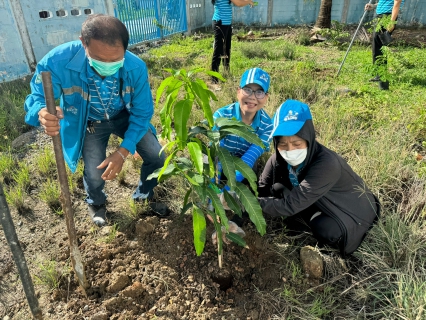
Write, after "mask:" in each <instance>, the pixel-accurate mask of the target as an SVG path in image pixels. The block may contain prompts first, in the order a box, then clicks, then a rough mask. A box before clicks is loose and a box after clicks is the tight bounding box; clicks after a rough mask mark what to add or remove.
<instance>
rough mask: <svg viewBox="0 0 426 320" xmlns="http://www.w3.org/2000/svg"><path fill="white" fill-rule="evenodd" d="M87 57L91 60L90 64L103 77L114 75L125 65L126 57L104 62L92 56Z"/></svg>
mask: <svg viewBox="0 0 426 320" xmlns="http://www.w3.org/2000/svg"><path fill="white" fill-rule="evenodd" d="M87 59H88V60H89V65H90V66H91V67H93V69H95V70H96V72H97V73H99V74H100V75H101V76H103V77H108V76H112V75H113V74H115V73H116V72H117V71H118V70H119V69H120V68H121V67H122V66H123V65H124V58H123V59H122V60H120V61H115V62H103V61H99V60H95V59H92V58H90V57H87Z"/></svg>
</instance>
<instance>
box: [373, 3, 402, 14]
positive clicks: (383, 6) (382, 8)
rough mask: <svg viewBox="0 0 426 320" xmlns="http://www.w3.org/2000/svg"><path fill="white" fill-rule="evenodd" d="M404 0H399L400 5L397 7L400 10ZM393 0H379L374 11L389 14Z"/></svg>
mask: <svg viewBox="0 0 426 320" xmlns="http://www.w3.org/2000/svg"><path fill="white" fill-rule="evenodd" d="M404 1H405V0H402V1H401V6H400V7H399V9H400V10H401V7H402V5H403V4H404ZM393 4H394V0H379V3H378V4H377V8H376V13H377V14H390V13H392V8H393Z"/></svg>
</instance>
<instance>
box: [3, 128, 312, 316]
mask: <svg viewBox="0 0 426 320" xmlns="http://www.w3.org/2000/svg"><path fill="white" fill-rule="evenodd" d="M36 140H37V141H36V142H35V144H34V145H33V147H32V148H29V149H27V151H26V152H25V153H21V154H20V157H21V159H27V160H29V161H30V162H31V161H32V160H31V158H32V157H34V156H35V155H36V154H37V153H38V152H39V151H38V150H37V149H38V148H39V147H41V148H42V147H43V146H44V145H49V144H50V141H49V140H48V139H46V138H45V137H44V135H43V134H42V133H38V134H37V135H36ZM129 163H130V162H129ZM35 172H36V171H35ZM137 177H138V174H137V171H136V170H135V169H134V168H133V166H132V165H130V166H128V172H127V174H126V178H125V181H124V182H123V183H121V184H119V183H118V182H117V181H112V182H107V184H106V191H107V194H108V195H109V203H108V211H109V213H110V214H111V221H110V224H109V226H107V227H104V228H101V229H99V228H97V227H95V226H94V225H93V224H92V222H91V220H90V218H89V217H88V214H87V212H86V205H85V203H84V190H83V189H82V181H79V182H78V185H79V187H78V188H77V190H76V191H75V192H74V193H73V195H72V203H73V208H74V212H75V224H76V229H77V233H78V235H77V236H78V238H79V247H80V250H81V253H82V255H83V258H84V260H85V265H86V276H87V278H88V280H89V282H90V284H91V289H89V290H88V291H87V294H85V293H84V292H83V290H82V289H81V288H80V287H79V286H78V282H77V280H76V278H75V276H74V273H73V271H71V272H70V273H67V272H66V271H67V270H70V267H69V266H70V259H69V242H68V236H67V231H66V225H65V219H64V217H63V216H60V215H57V214H55V213H54V212H53V211H52V210H51V209H50V208H48V206H47V205H46V204H45V203H43V202H42V201H40V199H39V198H38V195H39V193H40V191H41V190H40V186H41V184H42V181H44V180H45V179H46V177H37V176H34V179H33V183H32V185H31V191H30V194H29V196H28V197H27V200H26V209H25V212H23V213H21V214H20V213H18V212H17V211H16V210H15V209H14V208H10V211H11V214H12V217H13V220H14V224H15V228H16V231H17V234H18V238H19V240H20V244H21V247H22V249H23V250H24V254H25V257H26V259H27V262H28V265H29V268H30V272H31V274H32V276H33V279H34V275H40V274H41V269H42V267H41V265H46V264H47V262H48V261H55V262H56V263H57V269H59V270H62V273H63V277H61V279H60V280H59V286H58V288H55V289H49V288H48V287H47V286H46V285H42V284H36V286H35V289H36V293H37V297H38V299H39V303H40V307H41V309H42V311H43V314H44V316H45V318H46V319H267V318H268V317H269V316H270V315H271V314H272V313H273V310H272V309H269V308H267V303H265V301H263V298H262V294H261V292H268V293H271V292H273V291H274V290H277V289H279V288H280V287H281V286H282V284H283V281H289V280H287V279H290V278H291V270H290V269H289V268H288V261H289V259H290V260H293V261H296V263H298V262H297V261H298V257H299V255H298V251H297V249H296V247H293V245H292V242H293V241H292V240H291V239H290V238H288V239H286V240H285V241H283V242H281V241H279V242H281V243H282V245H283V246H285V247H286V248H287V249H282V248H281V249H282V250H284V251H287V252H286V255H287V256H284V255H281V254H279V251H280V248H279V246H278V247H277V245H276V244H274V242H275V241H276V240H277V238H281V237H283V235H282V234H281V231H277V230H273V229H274V228H276V226H275V227H272V225H273V224H270V226H269V234H268V235H267V236H264V237H261V236H260V235H259V234H257V232H256V230H255V228H254V226H253V225H251V224H249V225H248V226H247V227H245V231H246V232H247V237H246V238H247V243H248V246H249V249H245V248H242V247H238V246H237V245H234V244H231V245H226V247H225V250H224V267H223V269H222V270H219V268H218V261H217V252H216V247H214V246H213V244H212V242H211V240H210V235H211V234H212V232H213V227H212V226H211V225H210V226H208V230H207V237H208V241H207V244H206V248H205V251H204V253H203V254H202V255H201V256H200V257H197V256H196V253H195V250H194V247H193V243H192V241H193V235H192V219H191V216H184V217H180V216H179V210H180V208H179V207H178V206H177V205H176V203H177V201H178V200H179V199H180V198H182V195H180V194H179V191H178V190H173V186H171V185H170V184H169V185H167V182H166V184H165V185H163V186H159V187H157V192H158V195H159V197H160V198H161V199H162V200H163V201H164V202H166V203H168V204H169V205H170V206H171V208H172V210H173V213H172V215H171V216H170V217H168V218H167V219H164V218H163V219H159V218H158V217H155V216H150V215H144V214H142V215H141V216H140V217H138V218H137V219H136V220H134V221H132V222H131V223H130V224H128V225H127V226H126V227H124V228H123V229H120V230H119V231H118V232H117V234H116V237H115V238H113V239H111V237H110V238H109V239H110V241H109V240H108V237H109V235H111V234H112V229H113V225H114V223H116V222H120V221H122V217H123V214H124V213H125V210H127V205H126V203H127V202H128V199H130V197H131V194H132V192H133V190H134V189H135V187H136V185H137ZM52 178H54V179H56V176H55V175H52ZM167 190H168V191H167ZM283 239H284V238H283ZM305 241H308V242H309V241H310V243H311V244H315V242H314V241H313V239H309V237H308V238H306V239H305ZM0 248H1V250H0V319H30V318H31V313H30V310H29V307H28V305H27V302H26V299H25V295H24V291H23V287H22V284H21V282H20V280H19V276H18V273H17V269H16V266H15V264H14V262H13V258H12V254H11V252H10V250H9V246H8V243H7V241H6V239H5V237H4V235H3V232H2V233H1V234H0ZM300 285H302V286H307V288H308V287H309V286H310V283H309V281H308V280H307V281H305V283H301V284H300Z"/></svg>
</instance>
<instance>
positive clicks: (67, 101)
mask: <svg viewBox="0 0 426 320" xmlns="http://www.w3.org/2000/svg"><path fill="white" fill-rule="evenodd" d="M124 58H125V59H124V66H123V67H122V68H121V69H120V71H119V72H120V78H121V79H123V85H122V86H120V87H121V90H122V92H121V93H120V94H121V97H122V99H123V102H124V105H125V106H126V108H127V110H128V111H129V113H130V117H129V127H128V129H127V131H126V133H125V134H124V139H123V142H122V143H121V147H123V148H126V149H127V150H129V151H130V153H132V154H133V153H135V150H136V144H137V143H138V142H139V141H140V140H141V139H142V137H143V136H144V135H145V133H146V132H147V130H148V128H150V129H151V130H152V131H153V132H154V134H155V129H154V127H153V126H152V125H151V124H150V120H151V118H152V115H153V114H154V105H153V100H152V94H151V89H150V86H149V82H148V70H147V68H146V65H145V62H143V61H142V60H141V59H139V58H138V57H137V56H135V55H134V54H133V53H131V52H129V51H126V53H125V54H124ZM87 63H88V62H87V57H86V53H85V50H84V47H83V45H82V43H81V41H72V42H68V43H65V44H63V45H60V46H58V47H56V48H54V49H53V50H51V51H50V52H49V53H48V54H47V55H46V56H44V57H43V59H42V60H41V61H40V62H39V63H38V64H37V68H36V72H35V74H34V76H33V78H32V80H31V94H30V95H28V96H27V98H26V100H25V105H24V108H25V111H26V112H27V114H26V116H25V122H26V123H28V124H29V125H32V126H39V125H40V122H39V121H38V112H39V111H40V110H41V109H42V108H44V107H45V106H46V103H45V99H44V94H43V85H42V83H41V72H42V71H50V72H51V75H52V85H53V94H54V96H55V99H59V98H60V107H61V109H62V110H63V113H64V119H62V120H61V130H60V133H61V138H62V148H63V151H64V158H65V161H66V162H67V164H68V166H69V167H70V169H71V171H72V172H75V170H76V168H77V163H78V160H79V159H80V157H81V152H82V147H83V141H84V137H85V133H86V128H87V121H88V117H89V109H90V106H89V101H90V96H89V84H88V80H87V73H86V64H87Z"/></svg>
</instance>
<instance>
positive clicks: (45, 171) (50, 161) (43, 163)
mask: <svg viewBox="0 0 426 320" xmlns="http://www.w3.org/2000/svg"><path fill="white" fill-rule="evenodd" d="M36 165H37V169H38V172H39V173H40V176H42V177H48V176H50V175H51V174H52V173H53V172H55V170H56V160H55V154H54V153H53V151H52V149H51V148H47V147H45V148H44V149H43V150H42V151H41V152H40V153H39V154H38V155H37V158H36Z"/></svg>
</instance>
